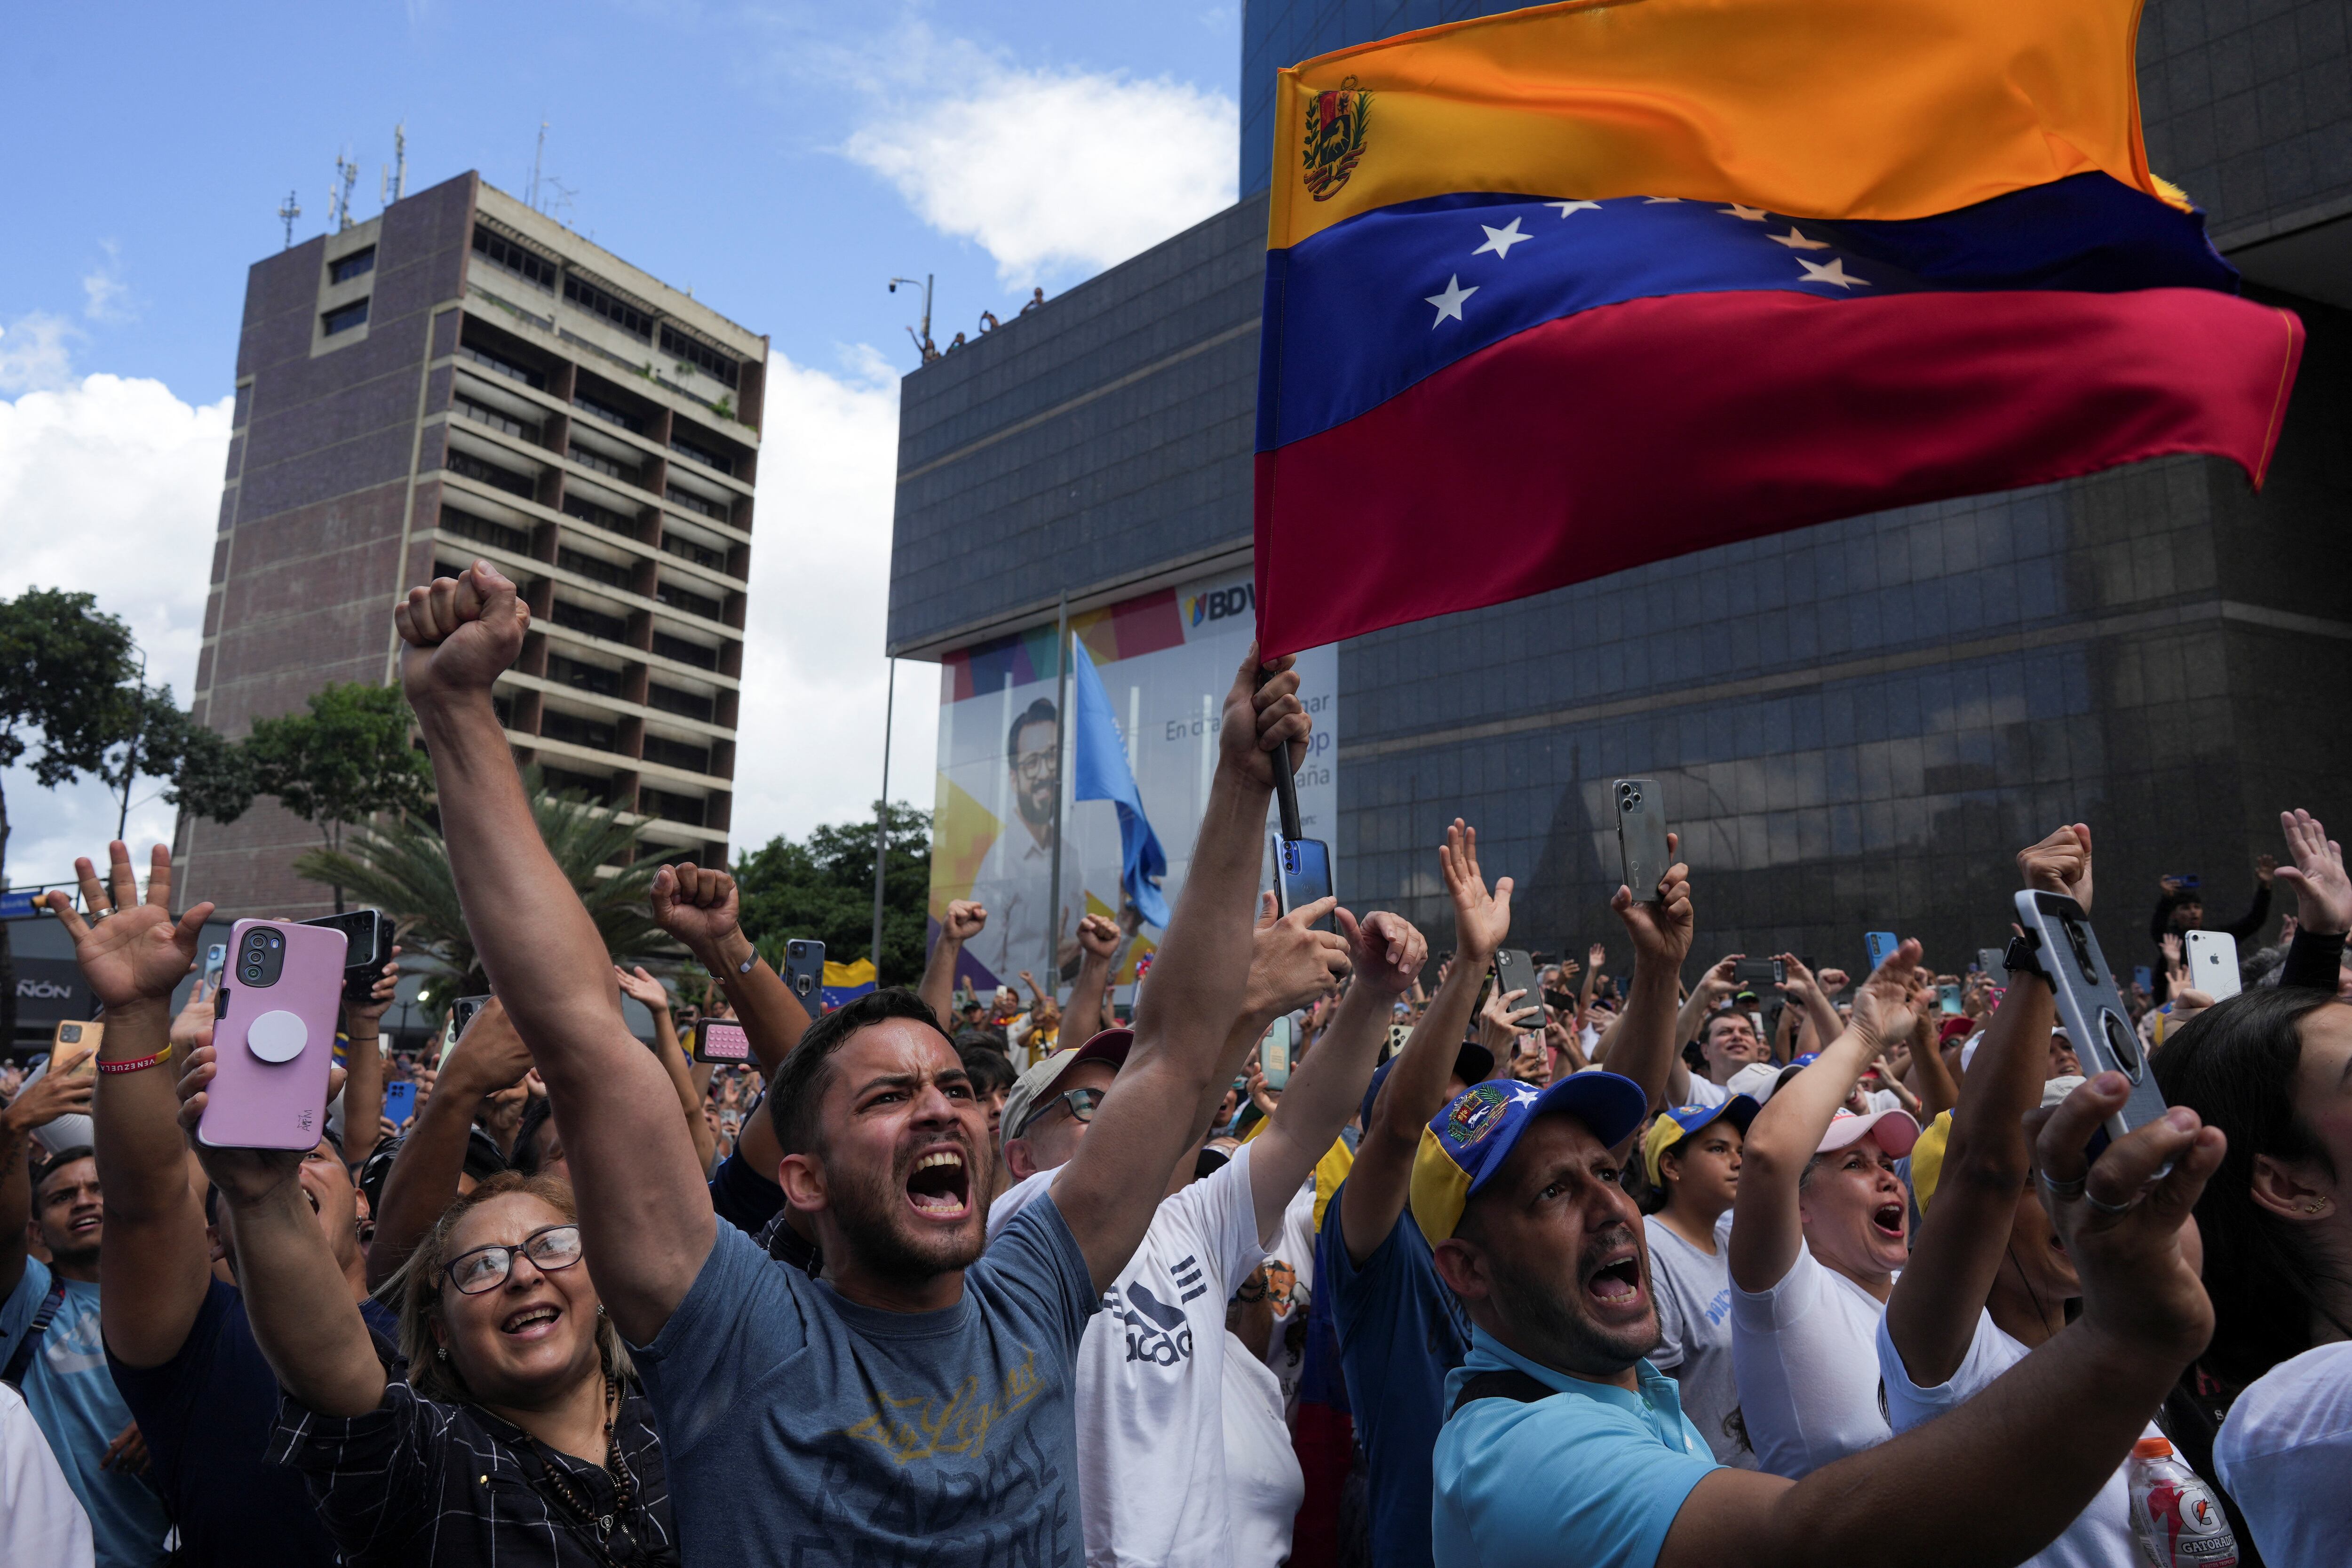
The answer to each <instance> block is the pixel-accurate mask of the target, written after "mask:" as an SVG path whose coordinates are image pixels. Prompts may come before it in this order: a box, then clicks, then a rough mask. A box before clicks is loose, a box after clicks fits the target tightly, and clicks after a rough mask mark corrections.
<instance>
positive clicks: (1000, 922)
mask: <svg viewBox="0 0 2352 1568" xmlns="http://www.w3.org/2000/svg"><path fill="white" fill-rule="evenodd" d="M1252 594H1253V589H1252V586H1251V582H1250V576H1249V573H1248V570H1247V569H1246V568H1243V569H1241V570H1238V571H1235V572H1233V573H1229V574H1224V575H1222V576H1218V577H1214V578H1209V579H1204V580H1202V581H1201V582H1198V583H1192V584H1185V585H1183V586H1181V587H1177V588H1163V589H1160V590H1157V591H1155V592H1153V593H1150V594H1144V595H1139V596H1138V597H1136V598H1133V599H1129V600H1127V601H1125V602H1123V603H1120V604H1117V605H1109V606H1107V607H1105V608H1102V609H1098V610H1089V611H1087V612H1085V613H1083V614H1077V615H1073V616H1071V617H1070V626H1071V631H1072V633H1073V635H1074V636H1076V637H1079V638H1081V639H1083V640H1084V641H1085V643H1086V647H1087V654H1088V655H1089V656H1090V657H1091V658H1093V660H1094V663H1095V668H1096V670H1097V673H1098V674H1099V675H1100V676H1101V678H1102V683H1103V688H1104V690H1105V693H1106V695H1107V696H1108V698H1109V700H1110V707H1111V710H1112V714H1113V717H1114V720H1115V721H1116V723H1117V725H1118V730H1119V739H1120V741H1121V742H1122V743H1123V744H1124V746H1125V748H1126V751H1127V755H1128V761H1129V765H1130V766H1132V767H1133V769H1134V772H1135V781H1136V786H1137V790H1138V793H1139V795H1141V796H1142V800H1143V811H1144V816H1146V817H1148V818H1149V819H1150V823H1151V826H1152V828H1153V830H1154V831H1155V832H1156V833H1157V834H1158V835H1159V837H1160V846H1161V847H1162V848H1163V849H1165V850H1166V852H1167V856H1168V874H1167V876H1166V877H1165V878H1164V879H1162V880H1161V882H1160V888H1161V890H1162V891H1163V892H1164V893H1165V894H1166V895H1167V898H1168V900H1169V903H1170V905H1171V907H1172V906H1173V905H1174V903H1175V900H1176V895H1177V893H1178V891H1179V890H1180V889H1181V888H1182V887H1183V885H1184V873H1185V871H1186V869H1187V868H1189V867H1190V865H1191V864H1192V838H1193V835H1194V833H1195V832H1196V831H1197V830H1198V828H1199V826H1200V821H1201V814H1202V811H1203V809H1204V808H1205V806H1206V804H1207V800H1208V789H1209V781H1210V777H1211V775H1212V773H1213V770H1214V767H1215V763H1216V741H1217V722H1218V716H1219V712H1220V710H1221V709H1222V707H1223V702H1224V698H1225V693H1226V691H1227V690H1228V689H1230V688H1231V687H1232V685H1233V679H1234V671H1235V670H1236V669H1238V668H1240V666H1241V662H1242V660H1243V658H1245V657H1246V656H1247V655H1248V652H1249V647H1250V639H1251V637H1252V635H1253V632H1254V630H1255V626H1256V605H1255V600H1254V599H1253V597H1252ZM1059 673H1060V672H1059V670H1058V669H1057V668H1056V667H1055V623H1054V622H1053V621H1052V620H1047V621H1045V622H1044V623H1042V624H1040V625H1038V626H1033V627H1029V628H1027V629H1025V630H1024V631H1021V632H1018V633H1015V634H1013V635H1012V636H1009V637H1001V638H998V639H995V640H994V641H992V642H987V643H982V644H980V645H978V646H976V647H970V648H963V649H959V650H957V651H956V652H953V653H950V654H949V655H948V656H947V658H945V659H943V660H942V661H941V664H940V752H939V755H940V774H939V785H938V795H937V797H936V800H935V802H934V816H933V819H932V828H931V900H930V909H931V919H932V921H934V922H936V921H938V919H939V917H940V914H941V913H943V912H944V911H945V910H946V909H947V906H948V901H949V900H951V899H973V900H978V901H979V902H980V903H982V905H984V906H985V907H986V908H987V910H988V925H987V929H985V930H984V931H982V932H981V934H980V935H979V936H978V937H977V938H976V939H974V940H973V941H972V942H971V943H970V944H968V945H967V946H966V948H965V950H964V953H963V957H962V959H961V962H960V963H959V965H958V968H957V978H958V980H959V981H960V982H961V981H962V980H966V979H969V980H970V981H971V984H973V985H974V986H976V987H978V988H979V989H981V990H983V991H984V990H986V989H987V988H988V987H990V986H992V985H995V984H1006V985H1017V984H1019V980H1018V976H1019V975H1020V974H1021V973H1023V972H1024V971H1026V972H1028V973H1032V974H1034V975H1035V976H1036V978H1037V980H1038V982H1039V984H1046V985H1050V984H1052V982H1051V981H1049V979H1048V975H1049V972H1058V973H1059V974H1060V976H1061V980H1062V982H1063V983H1064V984H1066V982H1067V980H1068V979H1069V978H1070V977H1071V976H1073V975H1075V974H1076V970H1077V963H1078V957H1079V953H1078V949H1077V945H1076V930H1077V924H1078V921H1079V919H1080V917H1082V916H1084V915H1086V914H1087V913H1094V914H1098V915H1104V916H1107V917H1108V918H1110V919H1112V920H1115V921H1118V922H1119V924H1120V926H1121V928H1122V930H1123V931H1125V932H1126V933H1127V935H1128V938H1129V940H1128V941H1127V942H1125V943H1124V944H1123V945H1122V950H1121V955H1120V963H1119V972H1118V974H1117V975H1115V976H1114V980H1115V982H1116V983H1117V984H1122V985H1124V984H1131V983H1132V981H1133V979H1134V969H1135V963H1136V961H1137V960H1138V959H1139V958H1142V957H1145V956H1147V955H1148V954H1150V952H1152V951H1153V950H1154V949H1155V947H1156V946H1157V943H1158V940H1159V937H1160V932H1159V931H1157V930H1156V929H1154V928H1152V927H1150V926H1149V925H1146V924H1145V923H1144V922H1143V921H1142V920H1141V917H1140V916H1139V914H1138V913H1137V911H1136V910H1134V908H1133V907H1132V902H1131V900H1129V898H1128V896H1127V895H1126V892H1125V890H1124V889H1122V888H1121V886H1120V882H1119V877H1120V863H1121V862H1120V853H1119V833H1118V808H1117V807H1116V806H1114V805H1112V804H1111V803H1110V802H1108V801H1100V800H1087V801H1072V800H1070V799H1069V798H1067V794H1066V792H1067V789H1068V771H1069V765H1070V764H1069V758H1070V755H1071V752H1070V743H1069V742H1070V737H1069V736H1068V735H1067V734H1066V733H1065V729H1064V717H1063V713H1062V705H1063V702H1064V700H1065V697H1064V694H1063V693H1062V692H1061V691H1059V690H1058V689H1057V688H1058V686H1059V680H1058V677H1059ZM1298 673H1299V698H1300V700H1302V701H1303V702H1305V703H1306V704H1307V710H1308V711H1309V712H1311V713H1312V714H1313V715H1314V717H1315V737H1314V742H1313V748H1314V749H1313V750H1312V751H1311V752H1310V753H1309V754H1308V757H1307V763H1306V765H1305V766H1304V767H1303V768H1301V769H1300V770H1299V774H1298V808H1299V815H1300V817H1301V821H1302V826H1303V829H1304V831H1305V834H1306V836H1307V837H1310V838H1323V839H1328V838H1330V837H1331V836H1332V833H1333V831H1334V829H1335V826H1336V824H1337V822H1338V819H1339V786H1338V784H1337V783H1336V782H1335V774H1334V772H1333V767H1332V758H1333V756H1334V755H1335V754H1336V751H1337V745H1338V739H1339V656H1338V652H1337V650H1336V649H1334V648H1329V647H1321V648H1313V649H1310V650H1308V651H1307V652H1306V653H1303V654H1301V655H1299V657H1298ZM1057 796H1060V797H1061V808H1062V816H1061V821H1062V831H1063V853H1062V884H1061V896H1060V898H1059V900H1056V899H1055V896H1054V884H1053V867H1054V821H1055V816H1054V805H1055V798H1056V797H1057ZM1269 822H1271V818H1270V817H1269ZM1024 999H1025V997H1024Z"/></svg>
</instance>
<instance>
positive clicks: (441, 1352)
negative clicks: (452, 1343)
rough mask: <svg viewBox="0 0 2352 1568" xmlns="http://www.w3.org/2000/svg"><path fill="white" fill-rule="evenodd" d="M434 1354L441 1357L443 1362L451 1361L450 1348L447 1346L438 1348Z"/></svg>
mask: <svg viewBox="0 0 2352 1568" xmlns="http://www.w3.org/2000/svg"><path fill="white" fill-rule="evenodd" d="M433 1353H434V1354H435V1355H437V1356H439V1357H440V1358H441V1359H442V1360H443V1361H447V1360H448V1359H449V1347H448V1346H447V1345H441V1346H438V1347H436V1349H435V1350H434V1352H433Z"/></svg>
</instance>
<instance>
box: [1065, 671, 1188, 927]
mask: <svg viewBox="0 0 2352 1568" xmlns="http://www.w3.org/2000/svg"><path fill="white" fill-rule="evenodd" d="M1070 646H1071V647H1072V648H1074V649H1076V653H1077V658H1076V660H1075V661H1074V662H1073V663H1072V665H1071V667H1070V677H1071V680H1070V686H1071V691H1072V697H1073V700H1072V707H1073V708H1074V709H1075V710H1076V714H1077V727H1076V733H1075V741H1076V744H1075V747H1074V750H1075V752H1076V755H1075V757H1074V759H1073V761H1074V763H1075V771H1074V774H1073V776H1074V780H1075V784H1076V787H1075V788H1074V789H1073V790H1072V791H1071V794H1070V798H1071V799H1072V800H1107V801H1109V802H1111V803H1112V804H1113V805H1117V806H1118V849H1119V873H1118V880H1119V886H1120V887H1122V888H1124V889H1127V896H1128V897H1129V899H1130V900H1133V901H1134V904H1135V907H1136V909H1137V910H1139V912H1140V913H1141V914H1142V916H1143V918H1144V920H1145V921H1148V922H1150V924H1152V925H1156V926H1159V927H1160V928H1161V929H1163V930H1165V929H1166V927H1167V925H1168V900H1166V899H1165V898H1163V897H1162V896H1161V895H1160V888H1159V879H1160V878H1162V877H1165V876H1166V875H1167V874H1168V856H1167V854H1166V853H1165V852H1164V851H1163V850H1161V848H1160V836H1159V835H1158V834H1156V833H1154V832H1152V831H1151V824H1150V821H1149V820H1147V819H1146V818H1145V816H1144V815H1143V796H1142V795H1141V793H1140V792H1139V791H1138V790H1137V789H1136V787H1135V770H1134V769H1133V768H1131V767H1129V765H1128V761H1127V745H1126V742H1123V741H1121V740H1120V739H1119V733H1118V720H1117V719H1115V718H1113V717H1112V716H1111V707H1110V695H1109V693H1108V692H1106V691H1105V690H1104V689H1103V683H1102V677H1101V676H1099V675H1097V674H1096V673H1095V661H1094V658H1093V656H1091V655H1090V654H1088V653H1087V645H1086V644H1085V643H1083V642H1081V641H1080V640H1078V639H1077V638H1076V637H1072V638H1071V639H1070Z"/></svg>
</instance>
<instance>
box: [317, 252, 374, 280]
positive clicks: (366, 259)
mask: <svg viewBox="0 0 2352 1568" xmlns="http://www.w3.org/2000/svg"><path fill="white" fill-rule="evenodd" d="M374 270H375V247H374V246H373V245H371V246H369V247H367V248H366V249H365V250H354V251H352V253H351V254H350V255H349V256H346V257H344V258H342V259H341V260H340V261H330V262H329V263H327V281H328V282H330V283H348V282H350V281H351V280H352V279H354V278H363V277H365V276H367V274H369V273H371V272H373V271H374Z"/></svg>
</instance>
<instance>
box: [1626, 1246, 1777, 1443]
mask: <svg viewBox="0 0 2352 1568" xmlns="http://www.w3.org/2000/svg"><path fill="white" fill-rule="evenodd" d="M1642 1228H1643V1231H1644V1232H1646V1233H1647V1234H1648V1236H1649V1238H1650V1290H1651V1293H1652V1295H1654V1297H1655V1298H1656V1300H1657V1303H1658V1330H1659V1331H1660V1333H1662V1334H1663V1335H1664V1340H1663V1341H1662V1342H1660V1343H1659V1345H1658V1348H1657V1349H1656V1350H1654V1351H1652V1352H1650V1364H1651V1365H1652V1366H1654V1367H1656V1368H1657V1369H1658V1370H1659V1371H1660V1372H1663V1373H1670V1374H1672V1376H1673V1377H1674V1380H1675V1382H1676V1383H1678V1384H1681V1385H1682V1387H1681V1390H1680V1392H1681V1394H1682V1401H1683V1414H1684V1415H1687V1416H1689V1417H1690V1418H1691V1422H1692V1424H1693V1425H1694V1426H1697V1428H1698V1432H1699V1436H1702V1437H1704V1438H1706V1446H1707V1447H1708V1448H1709V1449H1710V1450H1711V1451H1712V1452H1713V1453H1714V1455H1715V1457H1716V1458H1717V1459H1719V1460H1721V1461H1722V1462H1723V1463H1725V1464H1727V1465H1730V1466H1733V1467H1735V1468H1738V1469H1743V1470H1752V1469H1754V1468H1756V1456H1755V1454H1754V1453H1753V1452H1751V1451H1750V1450H1749V1448H1748V1445H1747V1444H1745V1443H1743V1442H1741V1441H1740V1440H1739V1438H1738V1436H1735V1435H1733V1434H1732V1433H1731V1432H1729V1431H1727V1430H1726V1429H1725V1426H1724V1420H1725V1417H1727V1416H1728V1415H1730V1414H1731V1413H1732V1411H1734V1410H1736V1409H1738V1406H1739V1382H1738V1378H1736V1377H1735V1376H1733V1374H1732V1370H1731V1265H1730V1262H1729V1259H1728V1258H1727V1256H1726V1254H1725V1252H1724V1248H1723V1243H1722V1242H1721V1241H1720V1240H1717V1243H1716V1247H1715V1252H1714V1255H1713V1256H1711V1257H1710V1256H1709V1255H1708V1254H1706V1253H1704V1252H1701V1251H1700V1250H1699V1249H1698V1248H1697V1247H1693V1246H1692V1245H1691V1244H1690V1243H1689V1242H1687V1241H1685V1240H1684V1239H1683V1238H1682V1237H1679V1236H1677V1235H1675V1232H1674V1231H1673V1229H1672V1228H1670V1227H1669V1226H1667V1225H1666V1223H1665V1221H1664V1220H1662V1219H1660V1218H1659V1217H1658V1216H1657V1215H1648V1216H1646V1217H1645V1218H1643V1221H1642Z"/></svg>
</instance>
